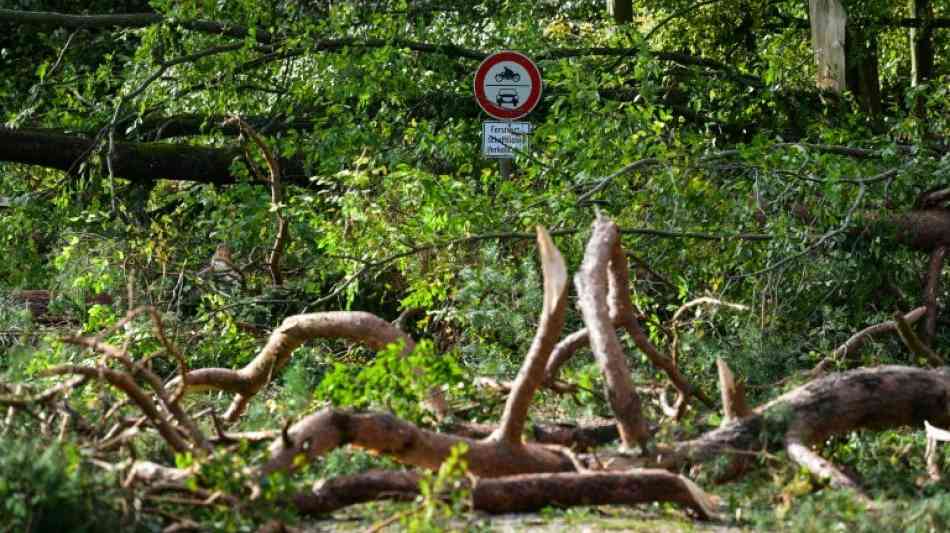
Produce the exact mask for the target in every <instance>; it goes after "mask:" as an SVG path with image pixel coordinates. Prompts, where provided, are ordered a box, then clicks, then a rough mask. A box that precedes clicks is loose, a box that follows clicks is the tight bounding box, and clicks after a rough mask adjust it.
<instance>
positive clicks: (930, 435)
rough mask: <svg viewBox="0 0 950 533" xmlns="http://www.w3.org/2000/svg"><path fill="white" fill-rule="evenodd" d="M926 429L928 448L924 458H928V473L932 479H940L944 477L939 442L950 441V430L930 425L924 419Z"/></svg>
mask: <svg viewBox="0 0 950 533" xmlns="http://www.w3.org/2000/svg"><path fill="white" fill-rule="evenodd" d="M924 431H925V432H926V434H927V448H926V451H925V453H924V458H925V459H926V460H927V474H928V475H929V476H930V479H931V481H940V480H941V479H942V478H943V475H942V473H941V468H940V463H941V455H940V454H939V453H937V443H938V442H950V431H947V430H945V429H940V428H937V427H934V426H932V425H930V422H928V421H926V420H924Z"/></svg>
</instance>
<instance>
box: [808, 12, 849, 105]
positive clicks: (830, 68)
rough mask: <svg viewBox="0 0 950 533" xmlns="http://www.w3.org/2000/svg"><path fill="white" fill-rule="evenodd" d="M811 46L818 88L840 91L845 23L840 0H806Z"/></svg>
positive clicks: (844, 85) (843, 85)
mask: <svg viewBox="0 0 950 533" xmlns="http://www.w3.org/2000/svg"><path fill="white" fill-rule="evenodd" d="M808 18H809V23H810V24H811V41H812V50H813V51H814V54H815V62H816V63H817V64H818V78H817V80H816V81H815V83H816V85H817V87H818V88H819V89H829V90H831V91H834V92H836V93H840V92H843V91H844V90H845V88H846V84H845V70H846V58H845V27H846V25H847V22H848V16H847V13H846V12H845V10H844V6H843V5H842V4H841V0H809V2H808Z"/></svg>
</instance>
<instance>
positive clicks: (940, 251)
mask: <svg viewBox="0 0 950 533" xmlns="http://www.w3.org/2000/svg"><path fill="white" fill-rule="evenodd" d="M946 256H947V247H946V246H937V247H936V248H934V249H933V251H932V252H930V264H929V266H928V268H927V283H926V284H925V286H924V305H926V306H927V320H926V321H925V322H924V334H923V337H924V338H923V339H922V340H923V343H924V344H926V345H927V346H933V342H934V337H935V336H936V335H937V291H938V290H939V288H940V274H941V273H942V272H943V261H944V258H946Z"/></svg>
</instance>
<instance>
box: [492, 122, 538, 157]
mask: <svg viewBox="0 0 950 533" xmlns="http://www.w3.org/2000/svg"><path fill="white" fill-rule="evenodd" d="M530 133H531V123H530V122H501V121H498V122H485V123H483V124H482V155H484V156H485V157H490V158H494V159H513V158H514V157H515V153H517V152H522V151H525V150H527V149H528V135H529V134H530Z"/></svg>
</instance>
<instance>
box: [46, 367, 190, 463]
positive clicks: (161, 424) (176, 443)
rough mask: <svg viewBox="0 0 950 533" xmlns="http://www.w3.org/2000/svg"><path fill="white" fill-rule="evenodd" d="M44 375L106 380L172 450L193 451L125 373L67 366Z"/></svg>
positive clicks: (52, 369)
mask: <svg viewBox="0 0 950 533" xmlns="http://www.w3.org/2000/svg"><path fill="white" fill-rule="evenodd" d="M43 374H44V375H50V376H61V375H67V374H74V375H77V376H86V377H88V378H92V379H99V380H105V381H106V382H108V383H109V384H110V385H112V386H113V387H115V388H117V389H119V390H121V391H122V392H124V393H125V394H126V395H127V396H128V397H129V398H130V399H131V400H132V401H133V402H135V404H136V405H137V406H138V408H139V409H141V410H142V412H143V413H145V416H147V417H148V419H149V421H150V422H152V424H153V425H154V426H155V428H156V429H158V432H159V433H160V434H161V436H162V438H164V439H165V442H167V443H168V444H169V445H170V446H171V447H172V449H174V450H175V451H176V452H186V451H190V450H191V446H190V445H189V444H188V443H187V442H186V441H185V440H184V439H183V438H182V436H181V435H180V434H179V433H178V431H177V430H176V429H175V428H174V427H172V425H171V423H169V422H168V420H166V419H165V417H164V416H162V414H161V412H159V410H158V407H157V406H156V405H155V402H154V401H152V398H151V396H149V395H148V394H146V393H145V391H143V390H142V389H141V388H140V387H139V386H138V385H137V384H136V383H135V380H134V379H132V377H131V376H129V375H128V374H126V373H125V372H119V371H117V370H113V369H111V368H107V367H104V366H96V367H92V366H78V365H65V366H58V367H53V368H50V369H47V370H45V371H44V372H43Z"/></svg>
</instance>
